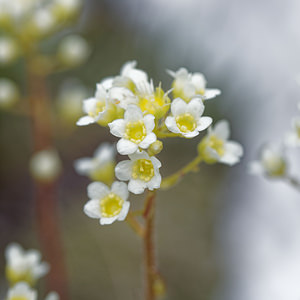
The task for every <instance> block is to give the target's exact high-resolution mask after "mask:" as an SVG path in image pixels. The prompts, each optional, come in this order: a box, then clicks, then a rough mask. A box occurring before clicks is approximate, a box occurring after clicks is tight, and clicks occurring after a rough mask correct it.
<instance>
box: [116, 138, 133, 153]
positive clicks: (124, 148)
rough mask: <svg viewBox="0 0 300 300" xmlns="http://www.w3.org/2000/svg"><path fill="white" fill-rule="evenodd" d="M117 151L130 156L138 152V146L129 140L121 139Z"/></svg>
mask: <svg viewBox="0 0 300 300" xmlns="http://www.w3.org/2000/svg"><path fill="white" fill-rule="evenodd" d="M117 150H118V152H119V153H120V154H122V155H128V154H132V153H134V152H136V151H137V150H138V145H137V144H135V143H133V142H131V141H129V140H126V139H120V140H119V141H118V143H117Z"/></svg>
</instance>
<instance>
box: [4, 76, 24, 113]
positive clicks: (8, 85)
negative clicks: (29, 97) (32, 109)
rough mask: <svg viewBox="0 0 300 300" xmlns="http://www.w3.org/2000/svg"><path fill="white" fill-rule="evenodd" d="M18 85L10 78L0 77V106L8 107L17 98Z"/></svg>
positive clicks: (18, 95)
mask: <svg viewBox="0 0 300 300" xmlns="http://www.w3.org/2000/svg"><path fill="white" fill-rule="evenodd" d="M19 97H20V94H19V90H18V86H17V85H16V84H15V83H14V82H13V81H12V80H10V79H7V78H0V108H10V107H12V106H13V105H14V104H15V103H16V102H17V101H18V99H19Z"/></svg>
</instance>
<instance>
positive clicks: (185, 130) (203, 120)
mask: <svg viewBox="0 0 300 300" xmlns="http://www.w3.org/2000/svg"><path fill="white" fill-rule="evenodd" d="M203 111H204V104H203V103H202V101H201V99H198V98H194V99H192V100H191V101H190V102H189V103H186V102H185V101H184V100H182V99H180V98H177V99H175V100H174V101H173V102H172V103H171V112H172V116H169V117H167V119H166V122H165V123H166V126H167V128H168V129H169V130H170V131H171V132H174V133H178V134H181V135H183V136H184V137H186V138H193V137H195V136H197V135H198V134H199V131H202V130H205V129H206V128H207V127H208V126H209V125H210V124H211V123H212V118H210V117H201V116H202V114H203Z"/></svg>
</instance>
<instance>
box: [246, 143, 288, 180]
mask: <svg viewBox="0 0 300 300" xmlns="http://www.w3.org/2000/svg"><path fill="white" fill-rule="evenodd" d="M249 172H250V173H251V174H255V175H266V176H270V177H285V176H286V172H287V161H286V157H285V153H284V149H283V148H282V146H280V147H278V146H275V145H265V146H264V147H263V148H262V150H261V152H260V156H259V160H257V161H253V162H251V163H250V164H249Z"/></svg>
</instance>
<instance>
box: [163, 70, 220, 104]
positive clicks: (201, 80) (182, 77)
mask: <svg viewBox="0 0 300 300" xmlns="http://www.w3.org/2000/svg"><path fill="white" fill-rule="evenodd" d="M167 72H168V73H169V74H170V75H171V76H172V77H173V78H174V81H173V84H172V87H173V94H174V97H175V98H177V97H179V98H182V99H183V100H185V101H186V102H189V101H190V100H191V99H192V98H194V97H201V98H202V100H209V99H212V98H215V97H216V96H218V95H220V94H221V91H220V90H218V89H207V88H206V79H205V77H204V75H203V74H201V73H189V72H188V70H187V69H185V68H180V69H179V70H177V71H176V72H173V71H170V70H168V71H167Z"/></svg>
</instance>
